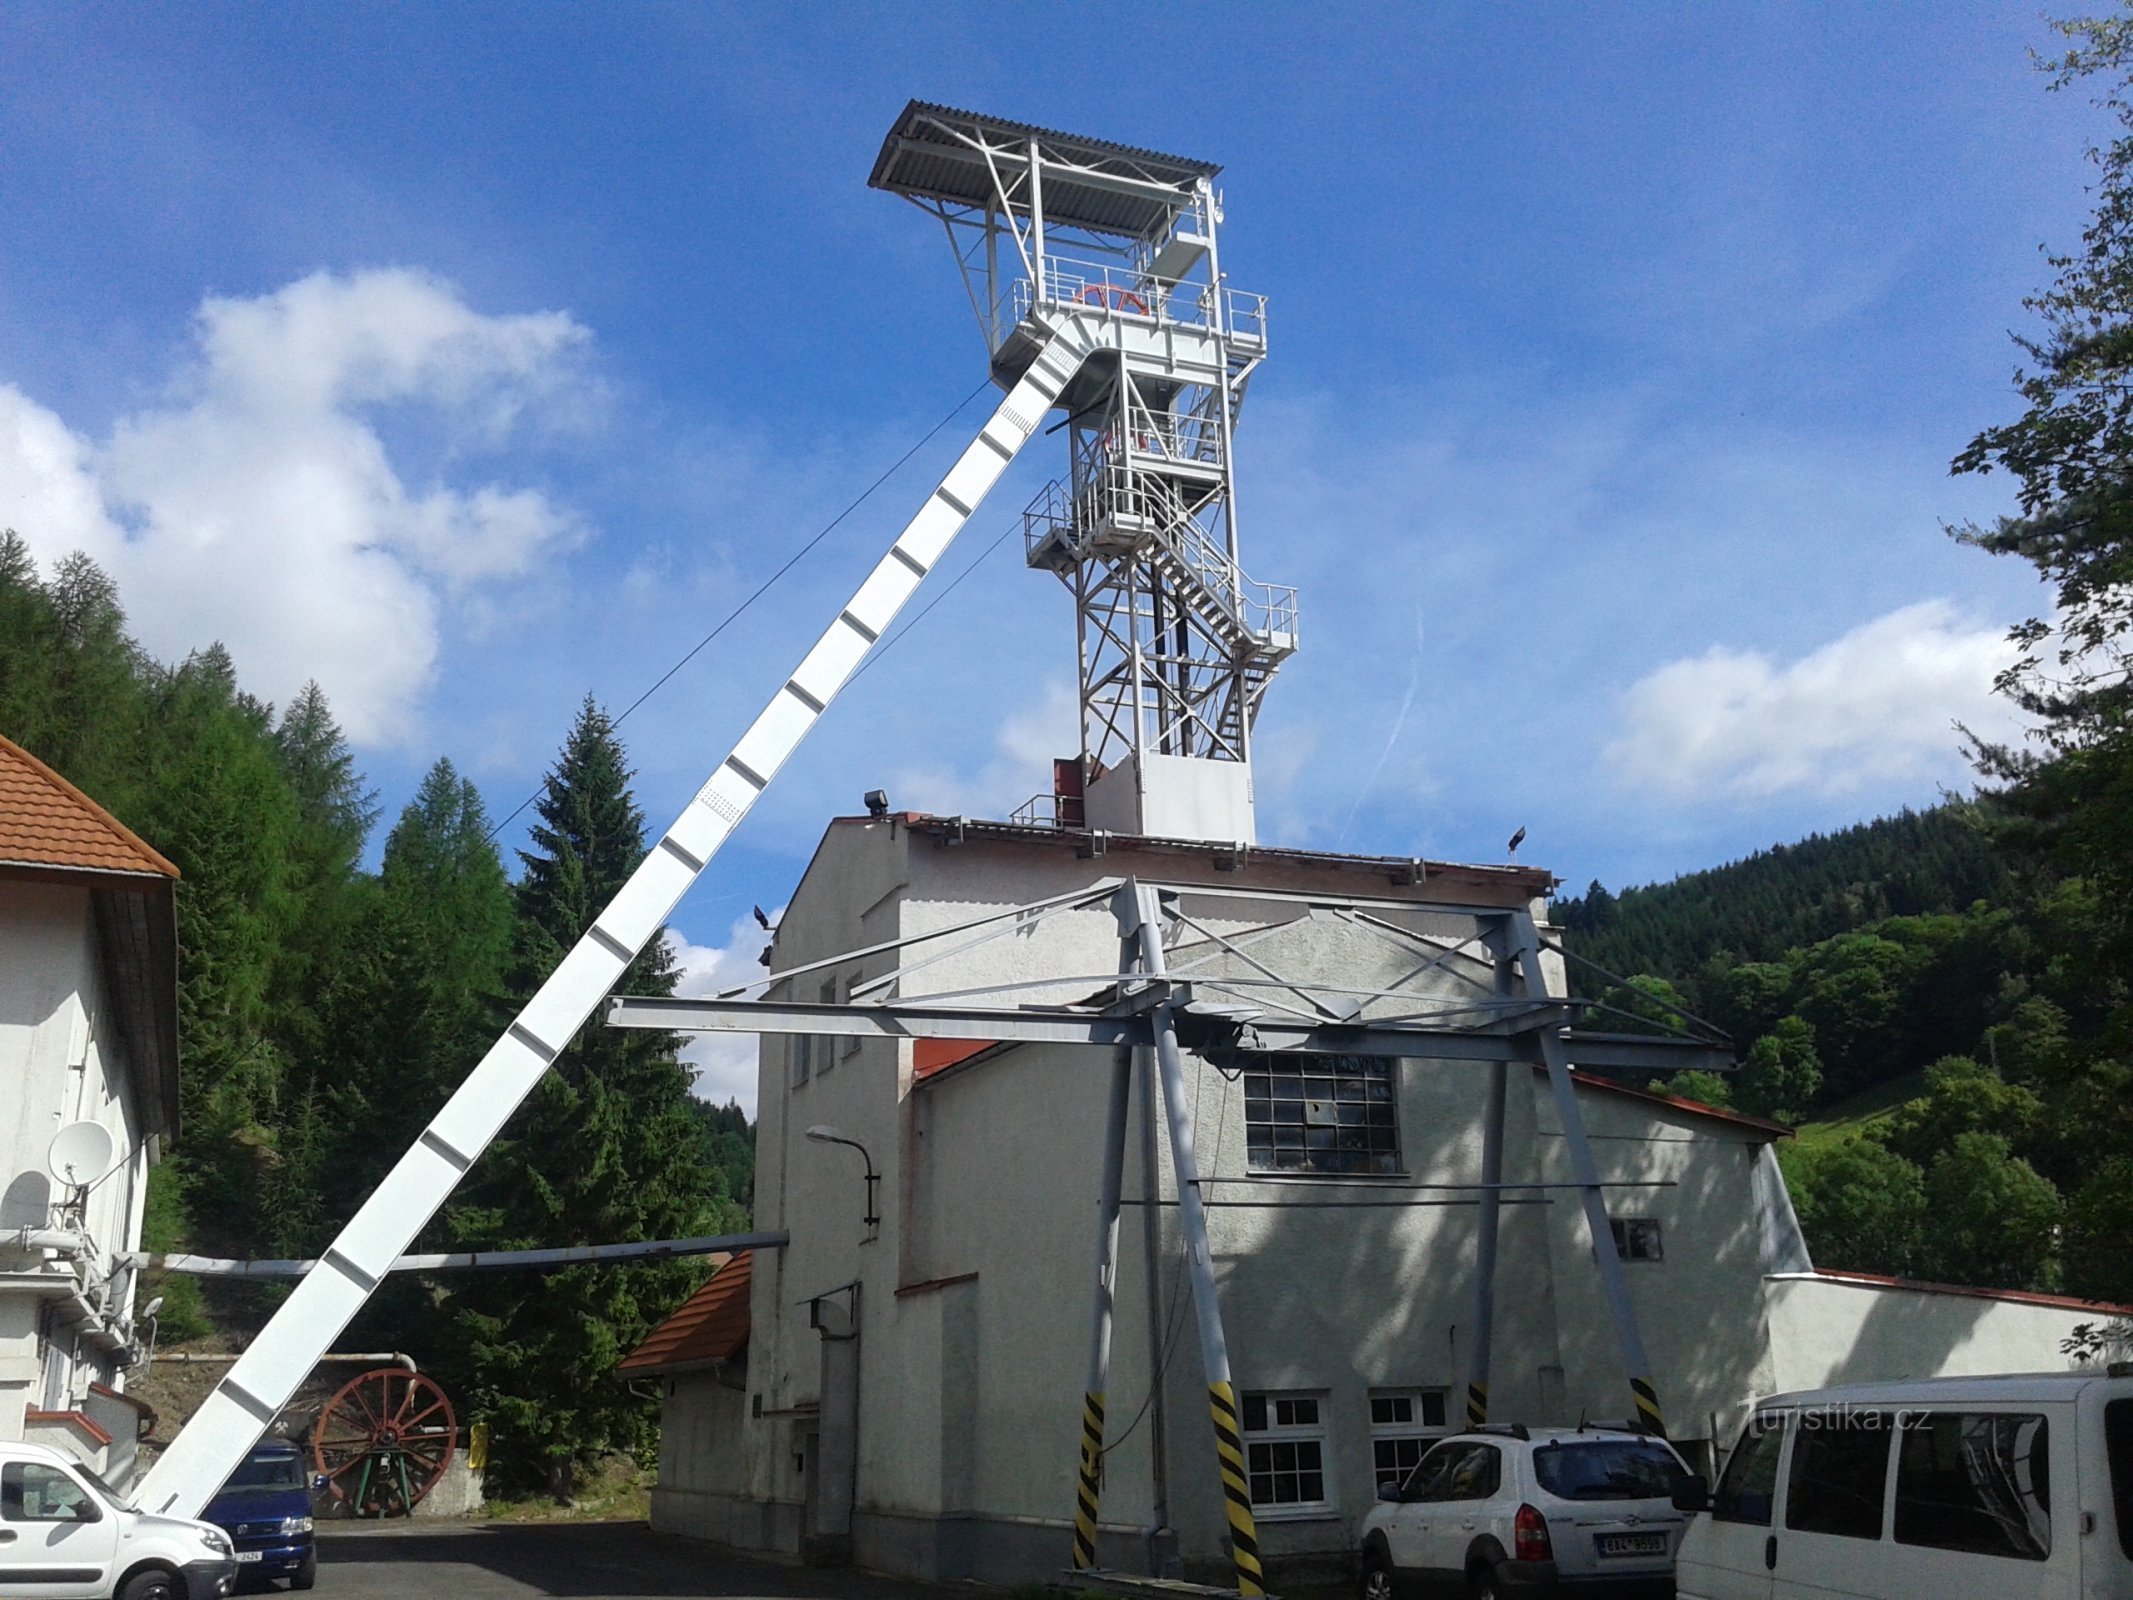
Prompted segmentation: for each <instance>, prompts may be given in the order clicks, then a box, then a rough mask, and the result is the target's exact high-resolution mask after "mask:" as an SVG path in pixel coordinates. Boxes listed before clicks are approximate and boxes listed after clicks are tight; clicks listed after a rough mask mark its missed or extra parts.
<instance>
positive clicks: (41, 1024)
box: [0, 878, 149, 1438]
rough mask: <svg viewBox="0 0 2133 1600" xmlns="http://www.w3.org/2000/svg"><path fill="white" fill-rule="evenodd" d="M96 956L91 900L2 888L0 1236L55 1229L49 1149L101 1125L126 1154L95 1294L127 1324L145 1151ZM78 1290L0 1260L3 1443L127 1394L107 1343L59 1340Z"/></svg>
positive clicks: (105, 1216)
mask: <svg viewBox="0 0 2133 1600" xmlns="http://www.w3.org/2000/svg"><path fill="white" fill-rule="evenodd" d="M97 948H98V947H97V941H96V932H95V925H94V918H93V913H92V909H91V904H90V895H89V891H88V890H87V889H86V888H82V887H76V886H73V885H69V884H63V883H51V882H43V881H36V880H24V879H15V878H0V957H4V959H0V1084H4V1085H6V1087H7V1091H8V1092H7V1095H6V1097H5V1099H4V1100H0V1231H12V1230H14V1229H18V1228H22V1227H46V1226H51V1225H53V1223H54V1220H55V1219H54V1216H53V1213H52V1210H51V1207H52V1206H53V1205H54V1204H55V1203H56V1202H57V1201H59V1200H60V1199H61V1198H63V1196H61V1195H60V1194H59V1192H58V1190H59V1187H60V1186H59V1185H58V1183H57V1182H56V1180H54V1179H53V1178H51V1177H50V1176H49V1174H48V1171H47V1168H46V1159H45V1158H46V1151H47V1149H48V1147H49V1145H50V1143H51V1139H52V1136H53V1134H54V1133H56V1132H57V1131H58V1130H59V1129H60V1128H61V1127H62V1126H64V1125H66V1124H67V1123H70V1122H78V1121H89V1122H97V1123H101V1124H102V1125H103V1126H104V1127H105V1128H107V1129H109V1130H110V1132H111V1136H112V1143H113V1145H114V1147H115V1148H116V1149H117V1150H119V1151H120V1152H123V1153H125V1155H124V1156H123V1157H122V1159H123V1165H122V1167H121V1168H120V1170H118V1171H116V1172H114V1173H113V1174H112V1175H111V1176H110V1177H109V1178H108V1179H106V1180H105V1181H104V1182H103V1183H101V1184H100V1185H98V1186H97V1187H96V1189H95V1190H94V1191H93V1192H92V1193H91V1195H90V1197H89V1202H88V1207H87V1213H86V1221H87V1230H88V1232H89V1234H90V1235H91V1237H92V1238H93V1239H94V1240H95V1243H96V1245H97V1247H98V1254H97V1258H96V1260H95V1261H94V1262H93V1263H92V1270H91V1272H90V1275H89V1282H88V1284H87V1289H88V1297H89V1299H90V1301H91V1302H92V1303H93V1304H94V1305H95V1306H96V1307H97V1308H99V1309H101V1310H105V1311H111V1312H116V1313H117V1314H118V1315H119V1317H120V1319H121V1320H123V1319H124V1318H125V1317H127V1316H129V1315H130V1313H131V1308H132V1303H133V1289H134V1286H133V1281H132V1280H133V1274H132V1273H131V1272H122V1273H117V1274H116V1275H114V1274H113V1271H112V1267H111V1256H112V1254H113V1253H114V1252H116V1251H121V1250H131V1249H134V1248H136V1247H137V1246H138V1243H139V1240H140V1222H141V1208H142V1206H143V1204H144V1203H145V1200H146V1195H147V1174H148V1162H149V1152H148V1150H147V1148H146V1141H145V1140H144V1139H143V1137H142V1118H141V1108H140V1106H139V1103H138V1100H137V1096H136V1091H135V1085H134V1081H133V1078H132V1075H131V1074H130V1072H129V1071H128V1069H127V1063H126V1062H125V1060H124V1059H123V1046H122V1045H121V1044H120V1042H119V1039H118V1031H117V1029H116V1028H115V1027H113V1026H110V1025H108V1023H107V1020H106V1019H107V1016H108V1007H107V1003H106V998H105V995H104V992H103V988H102V984H101V980H100V977H99V972H98V956H97ZM72 1279H73V1274H71V1273H70V1272H68V1271H67V1270H66V1268H65V1266H64V1264H63V1263H62V1262H60V1261H59V1260H58V1259H57V1258H56V1257H55V1256H53V1255H52V1254H51V1253H50V1252H40V1253H36V1254H33V1255H29V1256H24V1255H22V1254H20V1253H16V1252H9V1253H7V1254H6V1255H5V1256H4V1257H0V1434H4V1435H5V1436H8V1437H14V1438H19V1437H21V1435H22V1428H23V1412H24V1410H25V1409H26V1408H30V1409H35V1408H44V1409H52V1410H68V1409H73V1408H76V1407H78V1406H79V1405H80V1404H81V1403H82V1401H83V1400H84V1398H85V1397H86V1395H87V1393H88V1386H89V1385H90V1383H92V1382H97V1383H103V1384H106V1385H107V1386H110V1387H114V1388H117V1387H122V1386H123V1383H124V1375H123V1373H122V1372H121V1371H120V1370H119V1369H118V1368H117V1366H116V1364H115V1358H114V1355H113V1353H112V1351H111V1349H110V1348H109V1341H108V1340H106V1341H102V1342H101V1343H100V1342H99V1341H97V1340H95V1339H93V1338H91V1337H87V1336H83V1335H80V1334H77V1333H76V1332H74V1331H72V1330H68V1329H65V1328H62V1327H59V1326H58V1325H57V1324H56V1323H54V1322H53V1321H52V1319H51V1318H50V1316H49V1314H48V1309H47V1308H49V1307H52V1306H54V1305H56V1304H61V1303H63V1301H62V1299H61V1297H62V1296H64V1294H65V1291H66V1289H67V1287H68V1284H69V1282H70V1281H72ZM40 1327H43V1328H44V1329H45V1330H46V1332H47V1333H48V1334H49V1335H50V1337H49V1339H47V1338H42V1337H40ZM54 1344H56V1345H57V1347H58V1348H57V1349H56V1351H55V1350H54V1349H53V1348H51V1346H52V1345H54Z"/></svg>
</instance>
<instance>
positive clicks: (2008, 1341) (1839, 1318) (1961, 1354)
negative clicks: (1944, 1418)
mask: <svg viewBox="0 0 2133 1600" xmlns="http://www.w3.org/2000/svg"><path fill="white" fill-rule="evenodd" d="M1766 1289H1767V1294H1768V1299H1769V1308H1770V1310H1769V1316H1770V1332H1771V1344H1772V1348H1773V1350H1774V1351H1775V1352H1776V1359H1775V1361H1774V1364H1773V1366H1772V1370H1771V1377H1770V1388H1769V1390H1768V1391H1767V1392H1769V1393H1787V1392H1790V1391H1792V1390H1795V1389H1821V1388H1826V1387H1828V1386H1830V1385H1832V1384H1842V1383H1881V1382H1887V1381H1890V1380H1892V1379H1898V1378H1933V1377H1970V1376H1975V1375H1977V1374H1980V1373H2000V1372H2064V1371H2066V1370H2068V1369H2069V1368H2071V1367H2072V1366H2073V1365H2074V1362H2073V1361H2072V1360H2071V1358H2069V1357H2068V1356H2067V1355H2066V1354H2065V1353H2064V1352H2062V1351H2061V1349H2060V1348H2059V1343H2060V1341H2061V1340H2062V1339H2064V1338H2066V1337H2067V1335H2068V1334H2070V1333H2072V1332H2073V1330H2074V1328H2075V1326H2076V1325H2077V1324H2080V1323H2091V1324H2097V1323H2109V1322H2111V1321H2112V1317H2113V1313H2112V1308H2109V1307H2102V1306H2082V1305H2078V1304H2072V1303H2065V1304H2057V1305H2054V1304H2050V1303H2044V1302H2039V1301H2037V1300H2029V1299H2020V1298H2013V1297H2007V1296H1995V1295H1990V1294H1981V1293H1965V1292H1963V1291H1960V1290H1949V1289H1934V1288H1921V1287H1913V1286H1909V1285H1901V1284H1893V1285H1892V1284H1882V1283H1875V1282H1872V1281H1870V1280H1860V1279H1847V1278H1842V1277H1828V1276H1819V1275H1808V1274H1801V1275H1794V1274H1784V1275H1779V1276H1773V1277H1771V1278H1770V1279H1769V1280H1768V1282H1767V1285H1766Z"/></svg>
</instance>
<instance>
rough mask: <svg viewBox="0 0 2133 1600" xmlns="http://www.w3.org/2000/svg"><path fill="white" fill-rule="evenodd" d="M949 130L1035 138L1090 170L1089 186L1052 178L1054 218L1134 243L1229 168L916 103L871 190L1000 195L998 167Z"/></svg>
mask: <svg viewBox="0 0 2133 1600" xmlns="http://www.w3.org/2000/svg"><path fill="white" fill-rule="evenodd" d="M949 128H953V129H955V130H956V132H957V133H961V134H963V135H964V136H965V137H966V138H970V139H974V140H978V141H980V142H982V143H985V144H987V145H992V146H997V145H999V144H1000V143H1001V142H1002V141H1008V140H1012V141H1017V142H1021V143H1025V144H1026V143H1027V142H1028V141H1030V140H1032V139H1034V140H1037V141H1038V142H1040V143H1041V144H1043V145H1044V146H1045V147H1046V148H1047V150H1048V151H1049V152H1050V154H1051V155H1052V156H1053V157H1056V158H1059V159H1063V160H1067V161H1071V162H1073V163H1074V164H1075V165H1077V166H1082V167H1086V168H1089V169H1090V171H1091V176H1090V177H1089V178H1088V179H1086V180H1077V179H1076V178H1075V177H1073V176H1072V175H1070V174H1065V173H1058V172H1048V173H1047V174H1046V177H1045V180H1044V184H1045V189H1044V211H1045V216H1046V218H1047V219H1048V220H1049V221H1051V222H1055V223H1058V222H1064V223H1069V224H1071V225H1073V226H1075V227H1082V228H1090V229H1093V230H1095V231H1096V232H1098V233H1114V234H1120V235H1123V236H1125V237H1127V238H1135V239H1138V238H1146V237H1148V236H1149V235H1151V234H1152V233H1153V232H1154V231H1155V230H1156V229H1157V228H1159V227H1161V226H1162V225H1163V224H1165V223H1166V222H1168V221H1169V220H1170V219H1171V218H1172V217H1174V216H1176V214H1177V212H1178V209H1179V207H1180V206H1182V205H1183V204H1184V202H1185V198H1186V197H1187V196H1188V195H1190V194H1191V192H1192V188H1193V185H1194V184H1195V183H1197V182H1198V181H1200V180H1201V179H1203V178H1212V177H1214V176H1215V175H1216V174H1217V173H1219V172H1220V171H1221V170H1222V169H1221V168H1220V167H1219V166H1217V165H1216V164H1215V163H1213V162H1212V161H1195V160H1193V159H1192V158H1191V157H1189V156H1173V155H1165V154H1164V153H1163V152H1162V151H1160V150H1148V149H1144V148H1142V147H1141V146H1138V145H1130V144H1119V143H1116V142H1115V141H1113V140H1110V139H1091V138H1088V137H1086V136H1085V135H1082V134H1077V133H1062V132H1060V131H1058V130H1057V129H1055V128H1040V127H1038V126H1036V125H1035V124H1034V123H1028V122H1016V121H1012V120H1010V119H1008V118H1005V117H988V116H986V115H984V114H983V113H982V112H976V111H959V110H957V109H956V108H955V107H953V106H940V105H933V104H930V103H929V102H927V101H924V100H913V101H912V102H911V103H910V104H909V105H907V106H905V107H904V110H903V115H901V116H900V117H898V118H897V119H896V125H895V126H894V127H893V128H891V129H890V130H889V136H888V138H887V139H886V140H884V141H883V143H882V147H881V154H880V156H879V157H877V158H876V160H875V162H874V171H873V173H872V174H871V175H870V176H869V177H868V179H867V184H868V187H870V188H875V189H886V190H888V191H889V192H890V193H892V194H903V195H923V196H926V197H928V198H931V199H937V200H947V201H951V202H956V203H959V204H964V205H985V204H987V203H988V202H989V201H990V200H991V199H992V197H993V172H992V169H991V168H990V167H988V166H987V164H986V161H985V158H984V157H983V156H982V155H980V154H979V153H978V151H977V150H976V149H975V148H973V147H972V146H971V145H966V144H964V143H963V142H961V140H959V139H958V138H957V137H956V136H955V134H952V133H950V132H948V131H947V130H948V129H949ZM996 159H1000V160H1001V162H1002V164H1003V165H1004V166H1005V167H1006V168H1008V169H1010V170H1012V169H1013V167H1014V166H1015V161H1014V158H1013V157H1011V156H1008V157H1004V158H996ZM1103 175H1110V176H1113V177H1116V178H1122V179H1130V180H1134V182H1135V183H1137V184H1138V185H1141V186H1142V187H1141V188H1139V190H1138V191H1137V192H1136V191H1135V190H1134V189H1132V188H1130V187H1129V188H1120V187H1118V186H1115V185H1107V184H1106V183H1105V182H1104V181H1103ZM1150 185H1154V186H1160V187H1161V188H1166V189H1171V190H1175V191H1176V193H1177V196H1178V198H1177V199H1176V200H1168V199H1164V198H1162V197H1160V196H1159V195H1157V194H1155V193H1153V192H1150V190H1149V188H1148V187H1147V186H1150Z"/></svg>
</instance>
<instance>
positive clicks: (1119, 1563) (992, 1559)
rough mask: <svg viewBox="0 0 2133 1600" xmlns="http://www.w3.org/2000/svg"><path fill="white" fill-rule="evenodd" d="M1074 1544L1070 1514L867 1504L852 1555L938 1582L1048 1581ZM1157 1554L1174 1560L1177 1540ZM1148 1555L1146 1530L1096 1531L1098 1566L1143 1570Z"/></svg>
mask: <svg viewBox="0 0 2133 1600" xmlns="http://www.w3.org/2000/svg"><path fill="white" fill-rule="evenodd" d="M1073 1545H1074V1526H1073V1524H1072V1523H1070V1522H1067V1521H1064V1520H1057V1521H1055V1520H1051V1519H1046V1518H1037V1517H986V1516H977V1515H973V1514H968V1513H964V1514H952V1513H951V1514H947V1515H942V1516H924V1515H919V1514H914V1513H905V1512H893V1511H864V1510H862V1511H860V1512H858V1513H856V1514H855V1515H854V1517H853V1519H852V1552H853V1558H854V1560H855V1561H856V1562H857V1563H858V1564H859V1565H860V1566H862V1567H865V1568H867V1569H868V1570H870V1571H874V1572H894V1573H898V1574H901V1575H904V1576H907V1577H913V1578H923V1579H926V1580H928V1581H931V1582H936V1583H954V1582H958V1581H961V1580H964V1579H974V1580H976V1581H977V1582H979V1583H993V1584H1002V1585H1013V1584H1021V1583H1049V1582H1051V1581H1052V1580H1054V1579H1056V1578H1057V1577H1059V1575H1060V1574H1061V1573H1062V1572H1064V1571H1065V1570H1066V1568H1067V1565H1068V1563H1069V1561H1070V1560H1071V1559H1072V1552H1073ZM1155 1555H1156V1560H1157V1561H1158V1562H1165V1561H1171V1560H1174V1559H1175V1558H1176V1555H1177V1543H1176V1540H1175V1539H1174V1538H1172V1537H1170V1536H1168V1535H1166V1536H1165V1537H1163V1538H1162V1539H1160V1540H1158V1541H1157V1543H1156V1551H1155ZM1147 1561H1148V1545H1147V1541H1146V1540H1145V1539H1144V1538H1143V1537H1142V1536H1141V1533H1140V1530H1138V1529H1136V1528H1118V1527H1105V1528H1099V1529H1098V1530H1097V1534H1096V1562H1097V1565H1098V1566H1102V1567H1109V1568H1112V1569H1113V1570H1116V1571H1120V1572H1142V1571H1145V1570H1146V1567H1147Z"/></svg>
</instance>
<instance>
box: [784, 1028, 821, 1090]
mask: <svg viewBox="0 0 2133 1600" xmlns="http://www.w3.org/2000/svg"><path fill="white" fill-rule="evenodd" d="M787 1048H788V1049H789V1050H790V1051H791V1052H792V1086H793V1087H794V1088H795V1089H797V1088H799V1087H800V1085H801V1084H803V1083H805V1082H807V1080H808V1078H809V1077H810V1076H811V1075H812V1074H813V1072H814V1070H815V1036H814V1035H813V1034H811V1033H796V1034H794V1035H793V1036H792V1042H791V1044H790V1045H788V1046H787Z"/></svg>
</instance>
